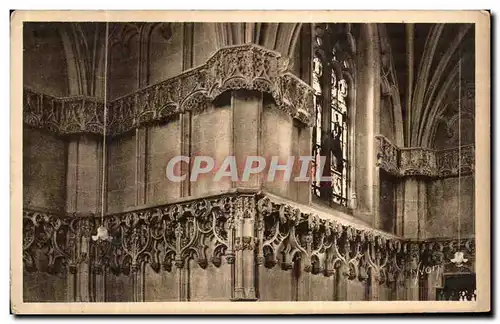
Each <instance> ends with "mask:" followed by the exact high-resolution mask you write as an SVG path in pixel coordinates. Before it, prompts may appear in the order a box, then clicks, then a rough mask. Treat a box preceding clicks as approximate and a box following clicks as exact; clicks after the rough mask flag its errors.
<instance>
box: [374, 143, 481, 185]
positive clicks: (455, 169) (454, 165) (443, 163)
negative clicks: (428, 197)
mask: <svg viewBox="0 0 500 324" xmlns="http://www.w3.org/2000/svg"><path fill="white" fill-rule="evenodd" d="M376 140H377V142H378V147H377V150H378V151H377V166H378V167H380V168H382V169H383V170H385V171H387V172H388V173H390V174H392V175H395V176H399V177H404V176H425V177H432V178H442V177H451V176H458V174H459V167H460V174H461V175H469V174H472V173H474V162H475V150H474V145H465V146H462V147H460V148H458V147H457V148H453V149H444V150H433V149H425V148H402V149H400V148H398V147H396V146H395V145H394V144H392V143H391V142H390V141H389V140H388V139H387V138H385V137H384V136H381V135H379V136H376ZM459 162H460V163H459Z"/></svg>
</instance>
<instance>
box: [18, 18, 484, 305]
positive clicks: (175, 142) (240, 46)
mask: <svg viewBox="0 0 500 324" xmlns="http://www.w3.org/2000/svg"><path fill="white" fill-rule="evenodd" d="M474 46H475V29H474V24H458V23H456V24H430V23H417V24H399V23H398V24H396V23H363V24H360V23H335V22H329V23H208V22H199V23H197V22H183V23H179V22H176V23H170V22H159V23H153V22H148V23H146V22H109V23H104V22H74V23H63V22H25V23H24V25H23V276H24V280H23V298H24V301H25V302H144V301H146V302H148V301H160V302H161V301H165V302H166V301H235V302H237V301H254V302H261V301H364V300H388V301H391V300H456V301H471V300H475V298H476V293H477V292H476V286H475V285H476V276H475V242H474V238H475V236H474V233H475V227H474V216H475V213H474V210H475V206H474V192H475V190H474V188H475V183H474V156H475V154H474V141H475V135H474V134H475V81H474V80H475V68H474V66H475V52H474ZM179 155H183V156H191V157H192V156H196V155H205V156H211V157H213V158H214V159H215V160H216V161H218V162H220V161H222V160H223V159H224V158H225V157H227V156H235V158H236V161H238V163H241V162H242V161H245V158H246V157H247V156H266V157H268V156H279V157H280V158H281V159H286V158H287V157H289V156H313V157H314V160H313V163H312V167H311V174H315V172H317V170H320V169H321V168H319V167H318V161H319V159H317V157H319V156H325V157H326V162H325V163H326V168H323V170H322V171H321V172H322V173H323V174H322V175H324V176H326V177H328V178H330V179H331V181H329V182H328V181H327V182H321V183H319V182H318V183H317V182H316V180H315V179H316V178H314V177H311V180H310V181H308V182H293V181H291V182H285V181H266V179H265V178H264V177H263V176H261V175H259V174H255V175H252V176H251V177H250V178H249V181H242V180H240V179H236V180H235V179H231V178H229V177H226V178H223V179H221V181H213V179H212V178H210V177H208V176H206V177H200V178H199V179H198V180H197V181H196V182H191V181H189V178H187V179H186V180H183V181H181V182H172V181H169V179H167V177H166V176H165V168H166V165H167V163H168V161H169V160H170V159H171V158H173V157H175V156H179ZM181 168H182V172H183V174H188V175H189V172H191V169H190V168H189V165H186V164H182V167H181ZM293 174H294V175H298V170H295V169H294V171H293Z"/></svg>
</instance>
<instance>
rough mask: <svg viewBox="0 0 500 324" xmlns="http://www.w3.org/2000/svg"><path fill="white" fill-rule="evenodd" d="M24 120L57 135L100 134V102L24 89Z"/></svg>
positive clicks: (101, 114) (101, 129)
mask: <svg viewBox="0 0 500 324" xmlns="http://www.w3.org/2000/svg"><path fill="white" fill-rule="evenodd" d="M23 95H24V98H23V120H24V123H25V124H26V125H29V126H31V127H35V128H42V129H46V130H49V131H52V132H55V133H58V134H65V135H68V134H74V133H95V134H102V131H103V120H104V111H103V107H104V105H103V103H102V102H101V101H99V100H97V99H95V98H88V97H68V98H56V97H53V96H48V95H45V94H41V93H38V92H36V91H34V90H32V89H29V88H24V92H23Z"/></svg>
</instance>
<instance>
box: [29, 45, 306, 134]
mask: <svg viewBox="0 0 500 324" xmlns="http://www.w3.org/2000/svg"><path fill="white" fill-rule="evenodd" d="M288 64H289V63H288V59H286V58H284V57H282V56H281V54H280V53H278V52H275V51H271V50H268V49H265V48H263V47H260V46H258V45H254V44H246V45H238V46H229V47H225V48H222V49H220V50H218V51H217V52H216V53H215V54H214V55H212V56H211V57H210V58H209V59H208V60H207V62H206V63H205V64H203V65H201V66H199V67H196V68H193V69H190V70H187V71H185V72H183V73H181V74H180V75H178V76H175V77H173V78H170V79H167V80H165V81H162V82H160V83H157V84H153V85H151V86H148V87H146V88H143V89H140V90H138V91H136V92H133V93H130V94H128V95H125V96H123V97H120V98H117V99H115V100H113V101H111V102H109V103H108V109H107V117H106V125H107V129H106V133H107V134H109V135H119V134H121V133H124V132H127V131H129V130H132V129H135V128H138V127H140V126H141V125H144V124H147V123H154V122H161V121H163V120H165V119H168V118H170V117H172V116H174V115H176V114H180V113H184V112H186V111H193V112H197V111H200V110H203V109H205V108H206V107H207V105H208V103H209V102H211V101H212V100H214V99H215V98H217V96H219V95H220V94H221V93H223V92H225V91H230V90H252V91H259V92H263V93H268V94H270V95H271V96H272V97H273V98H274V100H275V101H276V104H277V107H278V108H279V109H281V110H283V111H285V112H286V113H288V114H290V115H291V116H292V117H293V118H295V119H297V120H299V121H301V122H302V123H303V124H306V125H312V122H313V118H314V117H313V116H314V112H313V105H312V96H313V89H312V88H311V87H310V86H309V85H308V84H306V83H305V82H304V81H302V80H300V79H299V78H298V77H296V76H295V75H293V74H292V73H290V72H288V67H289V66H288ZM23 115H24V123H25V124H27V125H30V126H32V127H36V128H44V129H48V130H50V131H54V132H56V133H59V134H63V135H67V134H74V133H94V134H102V133H103V125H104V111H103V102H102V101H100V100H98V99H96V98H84V97H69V98H56V97H53V96H48V95H45V94H41V93H38V92H36V91H34V90H32V89H28V88H25V89H24V102H23Z"/></svg>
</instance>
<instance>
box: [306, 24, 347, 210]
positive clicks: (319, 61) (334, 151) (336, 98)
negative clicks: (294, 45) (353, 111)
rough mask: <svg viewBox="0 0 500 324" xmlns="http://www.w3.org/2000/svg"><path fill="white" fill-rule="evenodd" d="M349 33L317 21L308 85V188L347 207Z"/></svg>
mask: <svg viewBox="0 0 500 324" xmlns="http://www.w3.org/2000/svg"><path fill="white" fill-rule="evenodd" d="M349 35H350V25H349V24H317V25H316V26H315V35H314V42H313V44H314V56H313V80H312V86H313V88H314V90H315V97H314V107H315V112H316V116H315V117H316V118H315V125H314V129H313V143H312V145H313V156H315V161H314V164H313V178H314V180H313V186H312V190H313V194H314V195H315V196H317V197H319V198H321V199H322V200H325V201H328V202H329V203H332V204H338V205H343V206H347V201H348V187H349V172H348V171H349V161H348V156H349V155H348V152H349V145H348V144H349V138H348V130H349V120H348V116H349V114H348V111H349V105H350V98H351V97H350V91H351V88H352V86H353V84H352V82H353V78H352V71H351V66H352V64H351V61H352V52H353V51H352V43H350V42H349V41H351V40H352V36H350V37H349ZM351 42H352V41H351ZM321 157H323V159H324V163H323V164H324V168H323V165H322V163H321ZM320 176H321V177H322V179H321V181H320V179H319V177H320ZM324 179H328V181H323V180H324Z"/></svg>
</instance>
